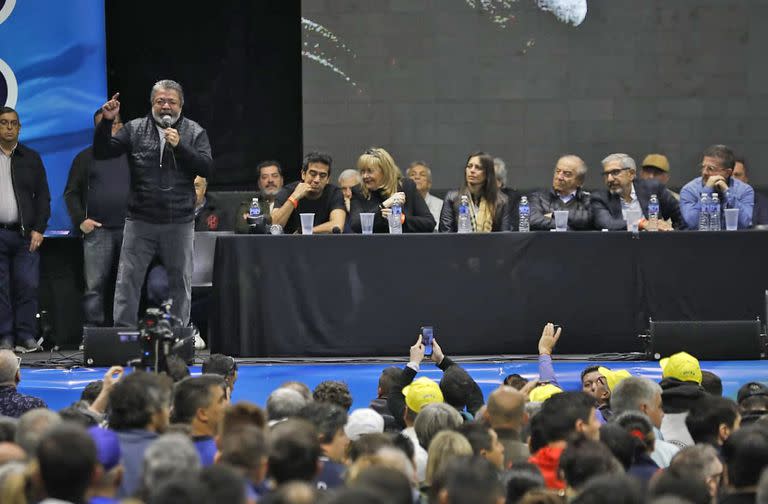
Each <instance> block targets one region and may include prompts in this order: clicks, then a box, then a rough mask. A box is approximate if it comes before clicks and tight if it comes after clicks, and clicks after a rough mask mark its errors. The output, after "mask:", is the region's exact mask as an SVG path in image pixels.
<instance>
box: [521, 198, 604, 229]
mask: <svg viewBox="0 0 768 504" xmlns="http://www.w3.org/2000/svg"><path fill="white" fill-rule="evenodd" d="M530 204H531V229H532V230H537V231H546V230H548V229H555V217H554V215H553V216H551V217H547V216H546V214H551V213H552V212H554V211H555V210H568V229H569V230H580V229H591V228H592V215H591V210H590V194H589V193H588V192H587V191H584V190H582V189H581V188H578V189H577V190H576V195H575V196H574V197H573V199H571V200H570V201H569V202H568V203H563V200H561V199H560V196H559V195H558V194H557V193H556V192H555V190H554V189H551V188H550V189H548V190H546V191H541V192H537V193H534V194H532V195H531V201H530Z"/></svg>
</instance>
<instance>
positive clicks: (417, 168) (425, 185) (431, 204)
mask: <svg viewBox="0 0 768 504" xmlns="http://www.w3.org/2000/svg"><path fill="white" fill-rule="evenodd" d="M405 174H406V175H407V176H408V178H409V179H411V180H413V183H414V184H416V190H417V191H419V194H421V197H422V198H424V201H425V202H426V203H427V208H429V213H431V214H432V217H434V218H435V223H436V224H435V231H437V223H439V222H440V212H441V211H442V210H443V200H441V199H440V198H438V197H437V196H434V195H432V194H430V193H429V190H430V189H432V170H431V169H430V168H429V166H428V165H427V163H426V162H424V161H414V162H413V163H411V166H409V167H408V170H407V171H406V172H405Z"/></svg>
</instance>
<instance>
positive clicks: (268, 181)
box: [235, 159, 283, 234]
mask: <svg viewBox="0 0 768 504" xmlns="http://www.w3.org/2000/svg"><path fill="white" fill-rule="evenodd" d="M256 172H257V173H258V174H259V192H257V193H255V194H252V195H250V197H248V198H247V199H245V200H244V201H241V202H240V206H239V207H238V209H237V212H236V213H235V233H239V234H248V233H249V232H250V228H249V226H248V212H249V211H250V208H251V202H252V201H253V198H259V207H260V208H261V214H262V215H270V214H271V213H272V210H274V209H275V197H277V194H278V193H279V192H280V189H282V188H283V168H282V166H280V163H279V162H278V161H274V160H271V159H270V160H268V161H262V162H261V163H259V166H257V167H256Z"/></svg>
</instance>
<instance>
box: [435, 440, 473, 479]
mask: <svg viewBox="0 0 768 504" xmlns="http://www.w3.org/2000/svg"><path fill="white" fill-rule="evenodd" d="M473 453H474V451H473V449H472V445H471V444H470V443H469V441H468V440H467V438H466V437H464V436H463V435H462V434H459V433H458V432H456V431H453V430H444V431H440V432H438V433H437V434H436V435H435V436H434V438H433V439H432V440H431V441H430V443H429V450H427V454H428V456H427V470H426V473H425V474H426V478H425V479H426V481H427V482H428V483H429V482H431V481H432V480H433V479H434V477H435V475H437V474H438V473H439V472H440V471H441V470H442V469H443V467H444V466H445V465H446V464H447V463H448V462H449V461H450V460H453V459H454V458H456V457H459V456H471V455H472V454H473Z"/></svg>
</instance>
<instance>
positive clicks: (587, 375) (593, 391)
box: [581, 366, 611, 406]
mask: <svg viewBox="0 0 768 504" xmlns="http://www.w3.org/2000/svg"><path fill="white" fill-rule="evenodd" d="M599 368H600V366H588V367H586V368H584V370H583V371H582V372H581V390H582V392H584V393H585V394H589V395H590V396H592V397H594V398H595V401H597V404H598V406H602V405H603V404H608V400H609V399H610V397H611V392H610V390H608V384H607V383H606V382H605V378H603V375H601V374H600V371H599Z"/></svg>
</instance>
